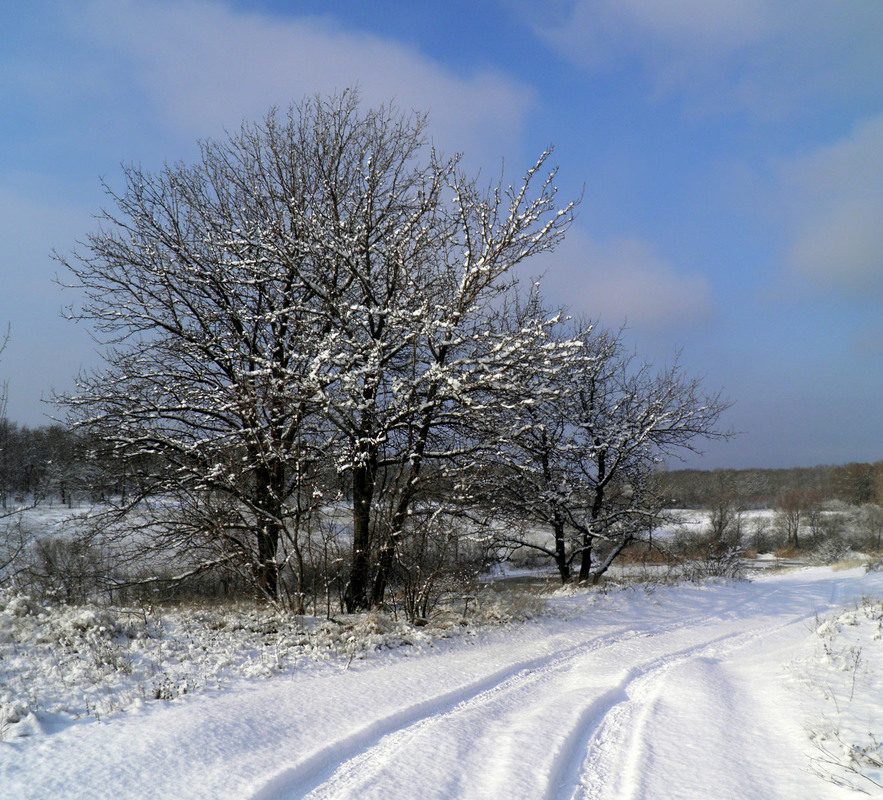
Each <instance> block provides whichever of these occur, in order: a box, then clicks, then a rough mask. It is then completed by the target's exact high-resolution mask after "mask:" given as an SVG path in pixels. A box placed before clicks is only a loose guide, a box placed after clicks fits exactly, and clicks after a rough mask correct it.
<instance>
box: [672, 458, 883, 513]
mask: <svg viewBox="0 0 883 800" xmlns="http://www.w3.org/2000/svg"><path fill="white" fill-rule="evenodd" d="M659 481H660V487H661V491H662V493H663V496H664V497H665V499H666V502H667V503H668V504H669V505H671V506H672V507H680V508H711V507H713V506H714V505H715V504H717V503H718V502H719V501H720V499H721V497H722V496H726V497H730V498H733V499H734V500H736V501H738V503H739V505H741V506H742V507H743V508H746V509H748V508H774V507H777V506H778V505H780V504H781V502H782V500H783V498H786V497H788V496H794V495H802V496H803V497H805V498H807V499H811V500H812V501H814V502H817V503H822V502H827V501H831V500H841V501H843V502H845V503H849V504H851V505H855V506H861V505H865V504H866V503H877V504H883V461H877V462H875V463H873V464H860V463H853V464H844V465H838V466H832V465H826V466H818V467H794V468H792V469H738V470H737V469H715V470H697V469H683V470H671V471H663V472H660V473H659Z"/></svg>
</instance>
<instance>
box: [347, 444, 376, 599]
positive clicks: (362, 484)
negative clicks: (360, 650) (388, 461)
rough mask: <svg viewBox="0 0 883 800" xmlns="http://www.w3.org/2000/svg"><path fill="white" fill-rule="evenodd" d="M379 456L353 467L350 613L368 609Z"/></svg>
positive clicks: (349, 586)
mask: <svg viewBox="0 0 883 800" xmlns="http://www.w3.org/2000/svg"><path fill="white" fill-rule="evenodd" d="M375 460H376V457H370V456H369V458H368V463H365V464H359V465H358V466H356V467H355V468H354V469H353V565H352V570H351V572H350V580H349V583H348V584H347V587H346V593H345V595H344V603H345V605H346V610H347V611H348V612H350V613H352V612H354V611H359V610H361V609H365V608H368V584H369V581H370V572H371V504H372V501H373V499H374V481H375V468H374V461H375Z"/></svg>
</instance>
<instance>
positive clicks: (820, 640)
mask: <svg viewBox="0 0 883 800" xmlns="http://www.w3.org/2000/svg"><path fill="white" fill-rule="evenodd" d="M881 595H883V574H881V573H876V572H867V573H866V572H865V571H864V570H863V569H859V568H854V569H848V570H839V571H836V570H832V569H831V568H822V567H814V568H809V569H803V570H799V571H792V572H786V573H779V574H774V575H763V576H759V577H756V578H754V579H753V580H751V581H743V582H738V583H732V582H730V583H728V582H716V583H709V584H705V585H692V584H691V585H681V586H666V587H656V588H655V589H652V590H645V589H628V590H620V591H614V592H610V593H608V594H603V593H598V592H585V591H574V590H570V591H560V592H558V593H556V594H555V595H554V596H552V597H550V598H549V599H548V602H547V606H546V612H545V613H544V614H542V615H540V616H536V617H534V618H533V619H530V620H528V621H524V622H520V623H518V624H515V623H511V624H505V625H498V626H496V627H482V628H478V627H476V626H474V625H471V624H470V625H467V626H459V625H454V626H452V627H451V628H450V629H448V630H436V631H435V633H434V635H431V632H429V631H425V630H424V631H419V632H413V638H412V639H411V640H409V641H410V644H403V643H402V641H401V637H402V636H403V635H405V634H404V633H403V629H401V628H396V627H395V625H394V624H393V623H391V622H389V621H385V620H384V619H382V618H377V619H375V620H374V622H373V623H372V624H373V626H374V628H373V630H374V634H368V635H366V632H365V631H356V630H354V629H352V630H351V632H350V633H349V634H347V635H343V633H341V632H338V634H337V637H338V640H339V641H338V644H337V645H336V646H329V647H327V648H326V652H325V654H324V656H323V657H321V658H319V657H315V658H314V657H309V656H308V655H305V653H306V651H305V650H304V649H301V650H297V648H305V647H306V644H304V643H301V644H298V642H297V640H295V639H293V638H292V641H291V643H290V650H291V651H292V652H297V654H298V655H297V658H292V657H291V655H290V653H287V654H284V655H283V658H282V660H281V661H279V660H278V659H275V660H274V659H266V653H265V654H264V657H265V659H266V660H265V664H266V669H264V670H262V671H261V670H258V672H259V674H260V675H262V676H263V677H260V678H254V677H252V678H248V677H247V675H248V674H249V672H248V670H247V669H245V668H244V666H245V665H247V664H252V665H254V664H256V663H261V662H260V657H259V655H258V652H259V651H260V647H259V644H260V641H261V640H260V639H259V638H255V637H258V636H259V632H258V633H256V632H255V631H253V630H252V631H251V632H249V631H248V629H247V628H248V626H245V628H243V631H244V632H243V634H242V636H243V638H242V639H241V640H240V639H236V638H230V639H225V640H224V643H223V644H222V645H218V646H217V647H218V648H220V650H223V651H224V652H225V653H226V654H227V658H228V660H229V663H228V664H226V666H224V667H223V668H219V669H218V670H217V672H216V673H215V674H214V675H213V681H206V683H205V685H203V686H202V687H196V688H197V689H198V691H195V692H188V693H187V694H179V695H178V696H177V697H176V698H175V699H174V700H171V701H153V700H150V698H149V697H148V698H135V700H133V702H131V703H129V704H128V705H125V704H124V702H123V701H122V700H119V701H118V704H119V709H118V710H116V711H114V713H110V714H108V715H104V716H101V719H100V721H98V720H96V719H94V717H81V718H80V720H78V721H77V724H70V718H69V717H68V716H65V715H63V714H60V713H59V712H58V710H56V711H54V712H50V711H48V710H37V711H36V713H33V710H32V713H30V714H29V715H27V716H25V717H24V718H23V719H22V720H21V721H20V722H18V723H15V724H14V725H13V726H11V727H14V728H16V729H18V732H19V733H28V734H29V735H26V736H21V735H19V736H14V737H11V736H7V737H6V740H5V741H3V742H0V798H3V799H4V800H5V798H10V800H11V799H12V798H16V799H17V800H18V799H21V800H26V799H27V798H34V800H36V799H37V798H48V797H52V798H90V799H91V798H96V797H104V796H107V797H114V798H121V799H123V798H143V797H152V798H173V799H174V800H190V798H194V799H195V798H213V799H217V800H222V799H223V798H238V799H239V800H242V798H246V799H247V800H286V799H288V798H311V799H312V800H318V798H335V800H344V799H345V798H360V799H362V798H414V797H420V798H421V800H430V798H470V800H472V799H478V798H503V797H505V798H530V799H531V800H536V799H537V798H549V800H559V799H560V800H570V799H571V798H592V799H595V798H597V799H598V800H601V799H602V798H624V799H625V798H634V799H637V798H644V799H645V800H651V799H655V798H665V799H666V800H669V799H672V800H674V799H676V798H696V799H697V800H698V799H699V798H702V800H706V799H707V798H716V800H724V799H726V798H732V799H733V800H736V799H737V798H738V800H751V799H752V798H757V799H758V800H760V799H761V798H762V799H763V800H769V798H809V797H811V798H814V800H835V799H836V798H846V797H854V796H855V793H854V792H853V791H852V790H850V789H848V788H845V787H844V786H838V785H835V784H834V783H832V782H831V780H830V777H831V773H832V771H834V770H835V769H836V765H832V764H828V763H825V762H824V761H823V760H822V759H821V758H820V756H822V755H823V754H824V753H825V752H828V753H829V754H830V753H834V755H836V756H837V757H838V758H839V757H841V756H842V755H843V754H844V753H850V752H854V751H853V750H850V747H851V745H852V744H853V743H854V742H859V746H860V748H861V747H865V749H864V750H863V751H862V752H864V753H865V756H866V762H867V763H865V765H864V767H863V768H867V769H868V770H873V765H872V764H871V763H870V762H871V761H873V758H874V753H873V752H872V749H869V748H872V745H873V743H872V742H870V740H868V739H867V737H868V730H869V729H870V730H871V732H872V733H873V732H874V731H877V738H878V739H879V736H880V733H879V732H880V728H879V727H874V726H875V725H877V724H878V722H879V721H880V720H883V703H881V699H880V698H879V696H875V693H874V691H873V686H874V682H875V680H876V682H877V685H878V686H879V680H880V676H881V675H883V652H881V639H880V635H881V634H880V631H881V618H883V610H881V607H880V604H879V601H872V600H869V599H864V600H863V599H862V598H871V597H875V596H877V597H879V596H881ZM875 603H876V605H875ZM3 613H4V614H6V615H7V617H8V618H7V619H6V624H7V633H6V634H5V636H6V638H5V639H4V640H3V641H8V639H9V638H10V636H11V635H12V634H11V633H9V631H10V630H13V631H17V632H18V633H17V634H16V635H17V636H19V637H21V636H23V635H24V634H22V633H21V631H22V630H23V628H22V626H23V625H24V624H25V621H27V620H29V619H30V620H33V621H38V620H40V617H41V614H42V615H43V616H44V617H46V616H47V615H48V616H51V615H52V614H54V613H61V612H56V611H53V610H51V609H48V610H47V609H43V610H42V611H40V610H39V609H35V608H33V607H31V608H28V607H27V605H26V604H25V605H24V606H23V605H22V601H17V603H13V604H12V609H11V610H10V606H9V605H8V604H7V605H6V607H5V610H4V612H3ZM69 613H71V614H73V613H74V612H73V610H69ZM77 613H79V614H80V615H81V616H80V617H76V620H78V624H79V625H80V626H81V627H80V629H79V630H81V631H95V630H96V629H97V628H96V626H97V627H99V628H100V627H101V625H100V624H98V623H102V624H103V625H104V627H105V628H106V629H108V631H110V628H112V627H113V625H114V622H113V620H112V619H110V620H109V619H104V620H102V619H101V618H100V615H99V616H98V617H97V618H93V617H91V616H90V613H92V612H88V610H87V611H83V610H80V611H79V612H77ZM96 613H97V612H96ZM201 613H203V615H204V614H205V613H206V612H201ZM199 619H201V621H202V623H201V627H202V628H203V629H205V630H211V627H212V625H214V626H215V631H214V633H215V634H217V632H218V630H221V629H220V628H218V627H217V626H218V622H219V620H217V619H215V620H214V622H212V621H211V620H207V618H206V617H205V616H203V617H201V618H199ZM46 621H47V620H46V619H43V624H46ZM108 623H110V628H108ZM170 624H171V623H170ZM175 624H178V625H182V626H184V625H185V622H184V621H183V619H178V620H177V622H176V623H175ZM352 624H353V625H355V624H356V623H355V622H352ZM360 624H361V623H360ZM69 625H70V628H69V629H70V630H73V631H76V630H77V628H76V626H75V625H74V618H73V617H72V618H71V620H69ZM137 627H138V626H137V625H136V626H135V628H136V629H137ZM232 627H235V626H232ZM253 627H254V626H253ZM258 627H259V626H258ZM187 630H189V631H190V634H189V635H190V636H191V639H192V642H191V644H192V649H191V651H190V652H191V653H192V655H191V656H190V658H191V659H192V660H193V661H194V662H196V663H197V664H199V663H201V662H200V658H202V657H201V656H200V655H199V653H200V652H202V651H201V650H200V648H201V647H203V645H204V639H202V638H200V634H199V630H200V625H199V624H195V623H191V624H190V627H189V628H187ZM457 630H460V635H455V634H456V632H457ZM464 631H465V633H464ZM129 633H132V631H130V632H129ZM166 633H167V634H169V635H170V631H168V630H167V631H166ZM179 633H180V631H179ZM134 634H135V635H133V636H131V637H130V638H127V637H128V634H127V633H125V632H124V631H123V632H121V631H117V632H116V633H114V634H113V635H114V636H116V637H117V638H113V639H112V641H114V642H116V643H117V645H118V646H120V647H122V646H123V643H124V642H128V644H127V645H126V646H127V647H128V648H129V649H128V650H127V654H128V655H127V657H128V658H129V660H130V661H131V662H132V663H133V665H134V666H133V672H132V674H130V675H128V676H125V680H136V678H137V677H138V670H139V669H140V668H141V666H143V664H144V663H145V662H146V661H148V660H150V658H154V659H158V661H155V662H154V663H163V662H162V659H161V657H160V656H155V655H154V656H150V655H149V653H150V652H151V650H150V648H151V647H155V646H157V642H162V641H166V643H167V646H170V645H169V643H168V640H167V639H163V638H162V637H159V636H154V637H151V636H147V635H145V636H141V637H139V635H138V631H137V630H135V631H134ZM381 634H383V635H381ZM108 635H110V634H108ZM273 635H275V636H277V637H278V636H279V635H280V631H278V630H277V631H276V632H275V633H274V634H273ZM286 635H287V634H286ZM299 635H301V636H303V637H305V639H304V641H309V642H312V643H313V644H318V643H321V642H326V643H327V642H328V641H330V640H329V638H328V637H329V636H330V634H328V635H327V636H326V637H325V638H324V639H323V638H322V635H320V634H318V633H314V634H310V635H312V639H311V638H310V635H308V634H307V633H304V632H301V633H300V634H299ZM370 635H374V636H375V637H376V638H375V639H374V640H372V641H373V642H374V644H373V645H371V646H369V647H367V648H362V649H359V650H358V652H356V651H355V650H352V651H350V652H347V649H346V647H347V645H346V643H347V642H348V641H350V639H349V638H348V637H349V636H351V637H353V638H352V641H356V640H357V639H365V638H367V639H370ZM231 636H232V633H231ZM293 636H294V633H292V637H293ZM341 637H342V638H341ZM850 637H851V638H850ZM855 637H858V638H855ZM239 641H241V648H238V647H237V645H236V643H237V642H239ZM133 643H134V646H133ZM395 644H398V646H394V647H387V646H385V645H395ZM240 650H241V652H240ZM36 652H37V645H36V643H35V642H33V641H29V642H28V643H25V644H22V643H21V642H19V643H18V644H16V645H15V647H14V648H7V649H6V650H4V651H3V661H0V676H3V677H4V685H6V684H7V678H8V677H9V676H10V674H12V672H14V670H15V669H17V668H18V667H17V666H16V665H19V661H17V660H16V659H18V658H25V657H26V656H27V654H28V653H36ZM856 653H860V656H859V658H858V659H856V657H855V654H856ZM850 654H852V655H850ZM216 655H217V652H215V653H214V654H212V653H209V655H206V656H205V660H206V663H209V662H211V660H212V659H213V658H215V657H216ZM359 656H364V657H359ZM175 658H179V660H180V658H181V657H180V654H179V656H176V657H175ZM174 660H175V659H174V658H172V657H169V658H168V659H167V661H168V662H169V663H171V662H173V661H174ZM211 663H213V662H211ZM198 668H199V667H194V669H198ZM46 669H47V670H48V667H47V668H46ZM4 670H5V671H4ZM44 679H45V680H48V679H46V678H45V676H44V678H40V677H39V674H38V675H37V676H35V680H38V681H39V680H44ZM72 685H74V684H72ZM41 686H42V688H43V689H44V690H45V691H48V690H49V685H48V683H47V684H46V685H43V684H41ZM2 691H7V690H6V689H0V692H2ZM74 691H75V692H76V691H77V690H76V689H75V690H74ZM108 691H112V692H116V693H117V694H116V695H115V696H117V697H122V696H123V695H124V694H125V689H124V688H120V687H117V688H115V689H109V690H108ZM850 692H851V695H852V701H851V702H848V701H847V699H846V698H848V697H849V696H850ZM826 695H827V697H826ZM876 695H879V692H877V693H876ZM832 699H833V702H832ZM36 700H39V697H38V698H36ZM53 702H54V703H55V704H56V705H59V704H62V703H63V701H62V700H61V699H59V698H55V700H54V701H53ZM74 705H76V702H74ZM860 736H864V737H865V740H864V742H863V743H862V742H860V741H859V739H858V738H856V737H860ZM820 741H821V742H822V743H823V744H824V745H825V746H826V748H827V749H826V750H820V749H819V746H818V745H819V742H820ZM869 759H870V760H869ZM829 760H831V759H829ZM859 761H860V758H859V757H858V756H855V757H854V758H853V759H852V761H850V762H849V763H850V764H853V765H855V764H857V763H859ZM820 772H821V773H822V774H818V773H820ZM843 774H844V775H845V776H846V777H850V778H854V779H856V780H857V781H859V782H861V781H863V782H864V784H865V786H864V788H865V789H868V790H871V791H873V790H874V788H875V787H874V786H873V785H872V784H871V783H870V782H869V781H868V780H866V779H863V778H861V777H860V776H858V775H857V774H856V772H855V771H854V770H853V771H851V772H849V771H847V772H846V773H843ZM869 774H871V777H873V775H874V773H873V772H870V773H869ZM876 774H877V775H879V770H878V772H877V773H876ZM826 777H827V778H829V779H826Z"/></svg>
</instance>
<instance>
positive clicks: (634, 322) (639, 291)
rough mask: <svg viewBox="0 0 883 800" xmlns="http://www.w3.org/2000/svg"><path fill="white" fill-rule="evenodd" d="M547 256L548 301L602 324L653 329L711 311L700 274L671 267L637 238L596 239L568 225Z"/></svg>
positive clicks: (708, 291)
mask: <svg viewBox="0 0 883 800" xmlns="http://www.w3.org/2000/svg"><path fill="white" fill-rule="evenodd" d="M551 260H552V262H553V263H552V265H551V267H550V268H549V270H548V272H547V274H546V276H545V278H544V279H543V287H544V291H545V292H546V294H547V295H548V297H549V299H550V300H552V301H554V302H558V303H563V304H565V305H566V306H567V307H568V308H569V310H570V311H571V312H573V313H585V314H588V315H589V316H590V317H592V318H600V320H601V322H602V323H603V324H605V325H609V326H614V327H615V326H618V325H621V324H623V323H624V322H627V323H628V325H629V327H632V328H638V329H641V330H644V331H650V332H655V331H660V330H664V329H670V328H675V327H684V326H686V327H689V326H692V325H696V324H700V323H702V322H704V321H705V320H707V319H708V318H709V317H710V316H711V314H712V312H713V309H714V304H713V301H712V297H711V289H710V287H709V285H708V282H707V281H706V279H705V277H704V276H703V275H700V274H696V273H683V272H680V271H678V270H676V269H675V268H674V267H672V265H671V264H669V263H668V262H667V261H665V260H664V259H662V258H660V257H659V256H657V255H655V254H654V253H653V251H652V249H651V248H650V247H649V246H648V245H647V244H646V243H644V242H642V241H640V240H638V239H633V238H621V239H614V240H611V241H607V242H603V243H600V242H596V241H593V240H591V239H590V238H589V237H588V236H586V235H585V234H584V233H583V232H582V231H580V230H578V229H572V230H571V231H570V233H569V234H568V238H567V239H566V240H565V242H564V243H563V244H562V245H561V246H560V247H559V248H558V249H557V250H556V251H555V254H554V255H553V256H552V257H551Z"/></svg>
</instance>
